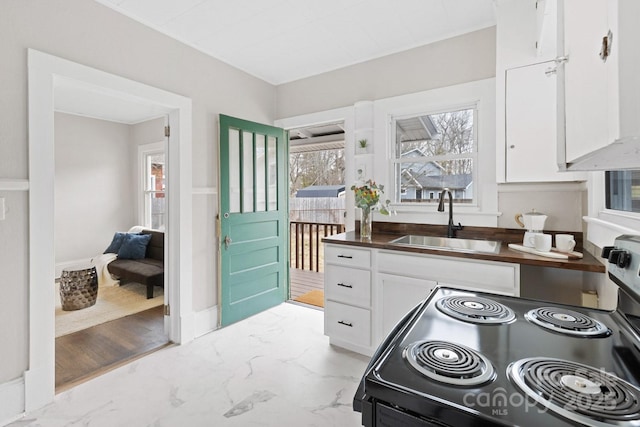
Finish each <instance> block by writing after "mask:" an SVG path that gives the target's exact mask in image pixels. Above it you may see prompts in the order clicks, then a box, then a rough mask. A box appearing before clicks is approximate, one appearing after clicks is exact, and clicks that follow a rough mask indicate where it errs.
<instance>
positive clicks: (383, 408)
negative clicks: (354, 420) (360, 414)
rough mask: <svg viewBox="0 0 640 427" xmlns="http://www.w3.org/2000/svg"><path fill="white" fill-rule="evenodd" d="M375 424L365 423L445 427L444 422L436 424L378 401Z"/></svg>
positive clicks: (383, 426) (378, 426) (385, 426)
mask: <svg viewBox="0 0 640 427" xmlns="http://www.w3.org/2000/svg"><path fill="white" fill-rule="evenodd" d="M375 406H376V418H375V424H365V425H366V426H375V427H399V426H402V427H443V426H444V424H439V423H438V424H434V423H432V422H430V421H427V420H424V419H422V418H418V417H415V416H413V415H411V414H409V413H407V412H402V411H401V410H400V409H396V408H392V407H391V406H388V405H385V404H383V403H376V405H375Z"/></svg>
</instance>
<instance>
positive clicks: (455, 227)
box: [438, 188, 463, 237]
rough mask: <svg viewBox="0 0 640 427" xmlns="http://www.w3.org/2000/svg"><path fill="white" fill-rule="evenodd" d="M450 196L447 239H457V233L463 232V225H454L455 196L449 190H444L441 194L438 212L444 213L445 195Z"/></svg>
mask: <svg viewBox="0 0 640 427" xmlns="http://www.w3.org/2000/svg"><path fill="white" fill-rule="evenodd" d="M445 193H447V194H448V195H449V225H448V226H447V237H456V231H458V230H462V228H463V227H462V224H460V223H458V225H454V224H453V196H452V195H451V191H450V190H449V189H448V188H444V189H442V192H441V193H440V200H439V202H438V212H444V195H445Z"/></svg>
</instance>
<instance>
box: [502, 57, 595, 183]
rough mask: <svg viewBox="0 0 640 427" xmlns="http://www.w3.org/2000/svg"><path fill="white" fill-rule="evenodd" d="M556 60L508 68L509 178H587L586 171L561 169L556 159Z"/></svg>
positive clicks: (573, 179)
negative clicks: (578, 171)
mask: <svg viewBox="0 0 640 427" xmlns="http://www.w3.org/2000/svg"><path fill="white" fill-rule="evenodd" d="M556 80H557V77H556V64H555V62H554V61H548V62H543V63H540V64H534V65H529V66H526V67H518V68H512V69H509V70H507V71H506V81H505V84H506V90H505V93H506V98H505V123H506V153H505V158H506V180H507V182H545V181H577V180H585V179H586V178H587V176H586V173H576V172H559V171H558V162H557V155H556V154H557V153H556V150H557V143H556V134H557V129H558V127H557V118H556V116H557V110H556V97H557V85H556Z"/></svg>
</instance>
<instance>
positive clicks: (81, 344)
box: [56, 306, 169, 393]
mask: <svg viewBox="0 0 640 427" xmlns="http://www.w3.org/2000/svg"><path fill="white" fill-rule="evenodd" d="M168 344H169V341H168V338H167V337H166V335H165V334H164V316H163V306H158V307H154V308H151V309H149V310H145V311H142V312H140V313H136V314H132V315H130V316H126V317H123V318H120V319H116V320H112V321H110V322H106V323H102V324H100V325H97V326H93V327H91V328H88V329H85V330H82V331H78V332H74V333H72V334H68V335H63V336H61V337H58V338H56V392H57V393H58V392H61V391H63V390H66V389H68V388H70V387H73V386H74V385H76V384H78V383H81V382H83V381H86V380H88V379H90V378H93V377H96V376H98V375H101V374H104V373H105V372H107V371H110V370H112V369H115V368H117V367H118V366H121V365H123V364H125V363H127V362H130V361H131V360H134V359H137V358H139V357H141V356H144V355H145V354H148V353H150V352H152V351H155V350H157V349H159V348H161V347H164V346H166V345H168Z"/></svg>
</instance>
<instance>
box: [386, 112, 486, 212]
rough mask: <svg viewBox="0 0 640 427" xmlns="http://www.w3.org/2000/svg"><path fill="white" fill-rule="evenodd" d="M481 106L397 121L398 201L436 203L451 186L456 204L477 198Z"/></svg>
mask: <svg viewBox="0 0 640 427" xmlns="http://www.w3.org/2000/svg"><path fill="white" fill-rule="evenodd" d="M475 116H476V109H475V108H466V109H461V110H456V111H445V112H440V113H436V114H424V115H416V116H412V117H407V118H401V119H396V120H395V138H396V140H395V158H394V159H393V163H394V170H395V185H396V192H395V193H396V202H398V203H435V202H436V201H437V197H436V198H433V197H432V195H433V194H434V193H435V194H437V193H439V192H440V191H442V189H444V188H448V189H449V190H450V191H451V193H452V194H453V197H454V201H455V202H456V203H473V202H474V176H475V171H474V167H475V165H474V164H475V162H476V160H477V144H476V129H475Z"/></svg>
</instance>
